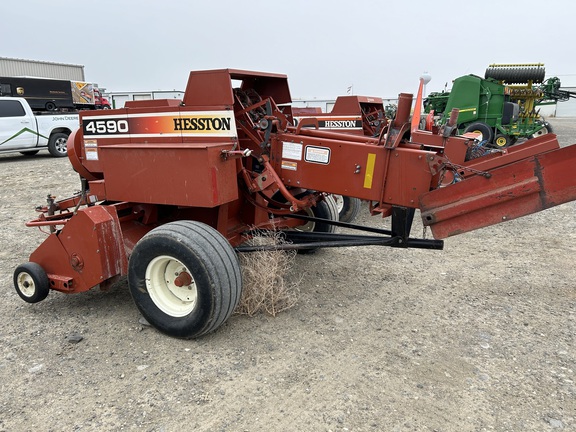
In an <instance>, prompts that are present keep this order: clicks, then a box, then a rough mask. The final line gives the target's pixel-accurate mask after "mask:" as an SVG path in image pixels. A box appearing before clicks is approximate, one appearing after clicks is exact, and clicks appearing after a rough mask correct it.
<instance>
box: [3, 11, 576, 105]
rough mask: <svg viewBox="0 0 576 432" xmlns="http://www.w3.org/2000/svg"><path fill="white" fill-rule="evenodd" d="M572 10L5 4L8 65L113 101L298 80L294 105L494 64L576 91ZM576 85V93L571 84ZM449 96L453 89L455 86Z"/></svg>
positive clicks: (439, 83) (441, 80) (412, 86)
mask: <svg viewBox="0 0 576 432" xmlns="http://www.w3.org/2000/svg"><path fill="white" fill-rule="evenodd" d="M575 12H576V2H574V1H572V0H564V1H559V0H549V1H546V2H543V1H542V0H538V1H536V0H523V1H516V0H513V1H510V0H499V1H495V0H484V1H465V0H460V1H458V0H448V1H442V0H437V1H423V0H405V1H400V2H397V1H395V2H391V1H367V0H364V1H359V0H356V1H354V0H348V1H344V0H318V1H313V0H308V1H305V0H295V1H290V0H286V1H282V2H279V1H273V0H269V1H263V0H252V1H250V0H245V1H241V0H236V1H234V0H204V1H194V0H189V1H185V0H179V1H178V0H160V1H152V0H138V1H136V0H86V1H83V0H76V1H64V0H51V1H46V0H20V1H14V0H4V1H3V2H2V23H1V24H0V41H2V44H1V47H2V48H1V50H0V56H2V57H14V58H22V59H30V60H42V61H53V62H60V63H73V64H80V65H84V66H85V69H84V70H85V75H86V80H87V81H92V82H96V83H99V84H100V85H101V86H102V87H105V88H106V89H107V90H108V91H146V90H173V89H176V90H184V89H185V87H186V81H187V78H188V74H189V72H190V71H191V70H205V69H219V68H235V69H247V70H256V71H265V72H277V73H284V74H287V75H288V79H289V83H290V88H291V93H292V97H293V98H312V97H316V98H334V97H336V96H338V95H342V94H346V92H347V89H348V87H350V86H353V92H354V94H360V95H369V96H380V97H385V98H387V97H396V96H397V95H398V93H400V92H407V93H415V92H416V91H417V87H418V80H419V77H420V76H421V75H422V74H423V73H424V72H428V73H429V74H430V75H431V76H432V81H431V82H430V83H429V84H428V87H427V90H428V92H429V91H439V90H442V89H443V88H444V85H445V83H450V82H451V80H452V79H454V78H456V77H459V76H461V75H465V74H476V75H480V76H483V75H484V71H485V69H486V67H487V66H488V65H489V64H491V63H535V62H541V63H544V64H545V65H546V76H547V77H548V76H560V77H561V79H562V82H563V84H565V85H567V84H570V85H576V55H575V53H574V46H575V42H576V36H575V35H576V31H575V30H574V24H573V18H574V17H575V16H576V13H575ZM568 81H570V83H568ZM449 86H450V85H449Z"/></svg>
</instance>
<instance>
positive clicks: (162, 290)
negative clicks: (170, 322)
mask: <svg viewBox="0 0 576 432" xmlns="http://www.w3.org/2000/svg"><path fill="white" fill-rule="evenodd" d="M188 276H189V278H190V279H189V280H190V283H188V284H187V285H185V284H183V285H182V286H178V283H180V284H182V281H180V279H179V278H181V279H183V281H184V283H186V282H188V280H187V277H188ZM146 289H147V290H148V293H149V294H150V298H152V301H153V302H154V304H155V305H156V306H157V307H158V309H160V310H161V311H162V312H164V313H165V314H167V315H170V316H173V317H183V316H186V315H188V314H189V313H190V312H192V311H193V310H194V308H195V307H196V300H197V297H198V290H197V288H196V282H195V281H194V278H193V277H192V273H190V271H189V270H188V268H186V266H185V265H184V264H182V263H181V262H180V261H179V260H177V259H176V258H173V257H171V256H168V255H161V256H158V257H156V258H154V259H153V260H152V261H150V263H149V264H148V266H147V267H146Z"/></svg>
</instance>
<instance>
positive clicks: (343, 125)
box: [295, 115, 362, 129]
mask: <svg viewBox="0 0 576 432" xmlns="http://www.w3.org/2000/svg"><path fill="white" fill-rule="evenodd" d="M304 118H315V119H316V120H318V127H319V128H320V129H362V118H361V117H359V116H314V115H310V116H300V117H296V118H295V124H296V126H297V125H298V123H299V122H300V121H301V120H302V119H304ZM304 127H314V124H306V125H305V126H304Z"/></svg>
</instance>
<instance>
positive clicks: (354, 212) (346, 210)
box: [332, 194, 362, 222]
mask: <svg viewBox="0 0 576 432" xmlns="http://www.w3.org/2000/svg"><path fill="white" fill-rule="evenodd" d="M332 197H333V198H334V201H336V206H337V208H338V219H339V220H340V222H353V221H354V219H356V217H357V216H358V213H359V212H360V207H361V206H362V201H360V199H359V198H353V197H349V196H344V195H335V194H333V195H332Z"/></svg>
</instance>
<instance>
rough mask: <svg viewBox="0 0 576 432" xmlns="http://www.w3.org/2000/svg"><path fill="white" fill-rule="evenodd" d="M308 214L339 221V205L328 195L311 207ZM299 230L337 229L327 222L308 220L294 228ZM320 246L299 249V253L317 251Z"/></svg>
mask: <svg viewBox="0 0 576 432" xmlns="http://www.w3.org/2000/svg"><path fill="white" fill-rule="evenodd" d="M306 213H307V214H308V216H312V217H317V218H322V219H328V220H333V221H337V220H338V206H337V205H336V201H335V200H334V198H333V197H332V196H331V195H327V196H326V198H324V200H322V201H320V202H318V203H316V205H315V206H313V207H310V209H308V211H307V212H306ZM294 229H295V230H297V231H309V232H323V233H332V232H334V231H336V226H335V225H332V224H327V223H322V222H319V223H316V222H308V223H307V224H305V225H302V226H299V227H296V228H294ZM318 249H319V248H310V249H298V253H300V254H312V253H314V252H316V251H317V250H318Z"/></svg>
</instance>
